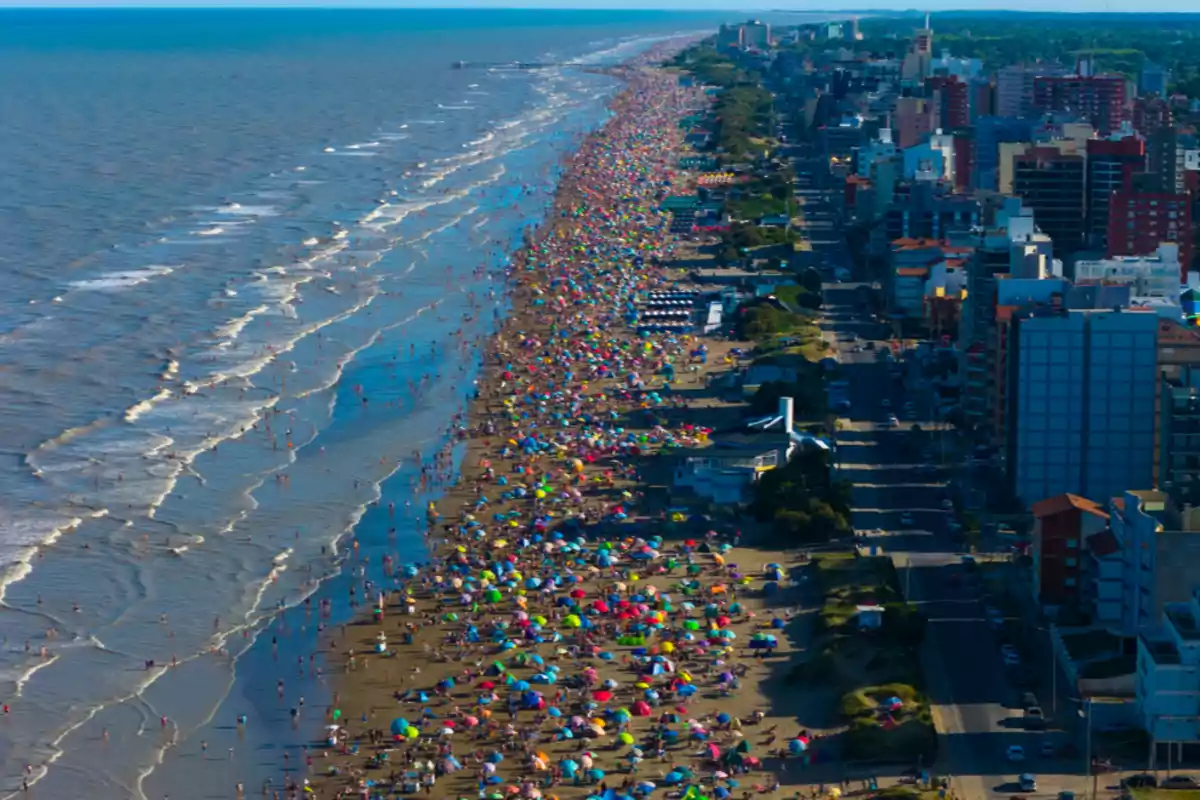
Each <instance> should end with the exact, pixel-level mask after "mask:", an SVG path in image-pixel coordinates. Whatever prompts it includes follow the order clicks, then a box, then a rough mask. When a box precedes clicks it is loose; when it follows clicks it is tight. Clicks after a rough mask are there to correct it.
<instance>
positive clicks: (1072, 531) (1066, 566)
mask: <svg viewBox="0 0 1200 800" xmlns="http://www.w3.org/2000/svg"><path fill="white" fill-rule="evenodd" d="M1031 510H1032V511H1033V517H1034V523H1033V535H1032V537H1031V538H1032V542H1031V544H1032V546H1031V548H1030V555H1031V556H1032V558H1033V574H1034V580H1035V581H1036V584H1035V587H1034V588H1035V591H1036V593H1037V599H1038V602H1039V603H1041V604H1043V605H1048V606H1063V605H1070V606H1079V605H1080V604H1081V597H1082V595H1083V592H1084V590H1085V589H1084V578H1083V576H1084V557H1083V552H1084V549H1083V548H1084V547H1085V546H1086V544H1085V543H1086V541H1087V539H1088V538H1089V537H1091V536H1093V535H1095V534H1097V533H1100V532H1101V531H1104V530H1107V529H1108V514H1107V513H1106V512H1105V511H1104V508H1103V507H1102V506H1100V505H1099V504H1097V503H1095V502H1093V501H1091V500H1088V499H1087V498H1086V497H1080V496H1078V495H1074V494H1069V493H1064V494H1060V495H1058V496H1056V497H1048V498H1046V499H1045V500H1039V501H1038V502H1036V503H1034V504H1033V508H1032V509H1031Z"/></svg>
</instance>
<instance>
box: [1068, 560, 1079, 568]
mask: <svg viewBox="0 0 1200 800" xmlns="http://www.w3.org/2000/svg"><path fill="white" fill-rule="evenodd" d="M1076 564H1077V562H1076V560H1075V559H1073V558H1068V559H1067V566H1068V567H1073V566H1075V565H1076Z"/></svg>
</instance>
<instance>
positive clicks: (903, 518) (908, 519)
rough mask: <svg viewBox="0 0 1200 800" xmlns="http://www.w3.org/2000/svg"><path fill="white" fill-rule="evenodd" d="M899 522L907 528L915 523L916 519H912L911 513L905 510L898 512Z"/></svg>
mask: <svg viewBox="0 0 1200 800" xmlns="http://www.w3.org/2000/svg"><path fill="white" fill-rule="evenodd" d="M900 524H901V525H903V526H904V527H906V528H907V527H910V526H912V525H915V524H916V521H915V520H914V519H913V515H912V514H910V513H908V512H907V511H904V512H902V513H901V514H900Z"/></svg>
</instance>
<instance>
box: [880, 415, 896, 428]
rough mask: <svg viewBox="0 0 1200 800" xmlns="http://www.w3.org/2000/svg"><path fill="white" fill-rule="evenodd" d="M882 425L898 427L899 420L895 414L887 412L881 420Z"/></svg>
mask: <svg viewBox="0 0 1200 800" xmlns="http://www.w3.org/2000/svg"><path fill="white" fill-rule="evenodd" d="M883 427H885V428H898V427H900V420H898V419H896V415H895V414H888V415H887V417H886V418H884V420H883Z"/></svg>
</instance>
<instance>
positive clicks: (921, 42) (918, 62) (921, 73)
mask: <svg viewBox="0 0 1200 800" xmlns="http://www.w3.org/2000/svg"><path fill="white" fill-rule="evenodd" d="M932 67H933V29H932V28H930V27H929V15H928V14H926V15H925V27H924V28H920V29H918V30H916V31H913V38H912V42H911V43H910V44H909V46H908V53H907V54H906V55H905V56H904V63H903V64H902V65H901V67H900V77H901V78H902V79H903V80H906V81H912V82H916V83H920V82H921V81H923V80H925V78H927V77H929V75H930V74H931V70H932Z"/></svg>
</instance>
